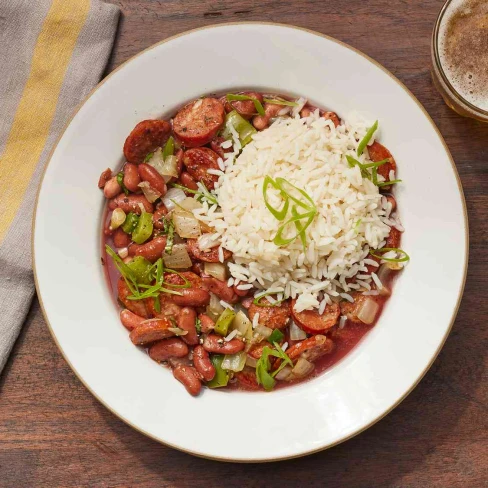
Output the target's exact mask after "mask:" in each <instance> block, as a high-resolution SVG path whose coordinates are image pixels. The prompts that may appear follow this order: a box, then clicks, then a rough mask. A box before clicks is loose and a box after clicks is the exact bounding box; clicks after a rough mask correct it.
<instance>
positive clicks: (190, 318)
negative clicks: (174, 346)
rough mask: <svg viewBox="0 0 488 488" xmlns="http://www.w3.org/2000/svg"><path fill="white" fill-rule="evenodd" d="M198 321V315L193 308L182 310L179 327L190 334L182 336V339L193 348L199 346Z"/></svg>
mask: <svg viewBox="0 0 488 488" xmlns="http://www.w3.org/2000/svg"><path fill="white" fill-rule="evenodd" d="M196 319H197V313H196V312H195V310H193V308H189V307H184V308H182V309H181V312H180V315H179V317H178V327H179V328H180V329H183V330H186V331H187V332H188V334H186V335H182V336H181V338H182V339H183V340H184V341H185V342H186V343H187V344H190V345H191V346H194V345H195V344H198V334H197V329H196V327H195V322H196Z"/></svg>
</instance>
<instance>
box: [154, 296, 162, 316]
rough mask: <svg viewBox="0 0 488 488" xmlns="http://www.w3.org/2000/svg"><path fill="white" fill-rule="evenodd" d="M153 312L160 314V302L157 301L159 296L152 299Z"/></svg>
mask: <svg viewBox="0 0 488 488" xmlns="http://www.w3.org/2000/svg"><path fill="white" fill-rule="evenodd" d="M154 310H156V312H158V313H160V312H161V302H160V300H159V295H158V296H157V297H154Z"/></svg>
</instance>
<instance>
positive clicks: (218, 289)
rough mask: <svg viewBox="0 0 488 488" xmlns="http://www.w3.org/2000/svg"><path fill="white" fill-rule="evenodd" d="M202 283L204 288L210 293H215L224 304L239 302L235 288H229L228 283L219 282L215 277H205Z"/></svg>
mask: <svg viewBox="0 0 488 488" xmlns="http://www.w3.org/2000/svg"><path fill="white" fill-rule="evenodd" d="M202 281H203V286H204V287H205V288H206V289H207V290H208V291H209V292H211V293H214V294H215V295H217V296H218V297H219V298H220V299H221V300H224V302H227V303H236V302H238V301H239V297H238V296H237V295H236V294H235V293H234V288H232V286H227V282H225V281H221V280H218V279H217V278H214V277H213V276H204V277H203V278H202Z"/></svg>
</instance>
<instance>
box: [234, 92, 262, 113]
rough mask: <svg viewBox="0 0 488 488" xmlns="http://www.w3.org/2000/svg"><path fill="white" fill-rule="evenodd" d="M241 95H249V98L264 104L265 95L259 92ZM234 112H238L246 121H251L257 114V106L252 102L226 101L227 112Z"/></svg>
mask: <svg viewBox="0 0 488 488" xmlns="http://www.w3.org/2000/svg"><path fill="white" fill-rule="evenodd" d="M241 95H247V96H248V97H251V98H255V99H256V100H259V101H260V102H261V103H263V95H261V93H257V92H243V93H241ZM232 110H237V112H239V114H241V116H242V117H244V118H245V119H250V118H251V117H252V116H253V115H255V114H256V113H257V110H256V106H255V105H254V102H253V101H252V100H243V101H241V100H235V101H232V102H229V101H226V104H225V111H226V112H232Z"/></svg>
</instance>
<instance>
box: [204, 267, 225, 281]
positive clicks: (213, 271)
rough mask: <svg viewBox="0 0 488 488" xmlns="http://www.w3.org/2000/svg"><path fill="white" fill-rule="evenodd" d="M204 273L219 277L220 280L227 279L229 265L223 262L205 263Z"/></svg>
mask: <svg viewBox="0 0 488 488" xmlns="http://www.w3.org/2000/svg"><path fill="white" fill-rule="evenodd" d="M203 270H204V273H205V274H207V275H209V276H213V277H214V278H217V279H218V280H220V281H225V280H227V267H226V266H225V264H222V263H205V264H204V265H203Z"/></svg>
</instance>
